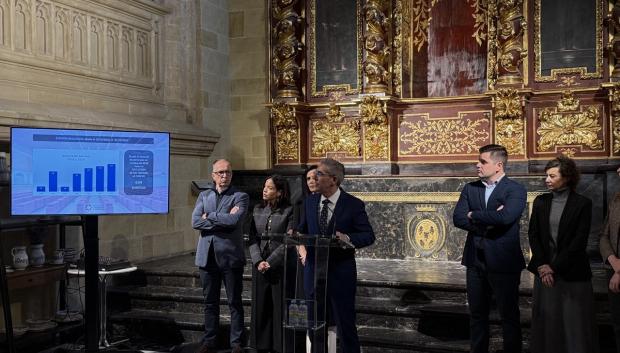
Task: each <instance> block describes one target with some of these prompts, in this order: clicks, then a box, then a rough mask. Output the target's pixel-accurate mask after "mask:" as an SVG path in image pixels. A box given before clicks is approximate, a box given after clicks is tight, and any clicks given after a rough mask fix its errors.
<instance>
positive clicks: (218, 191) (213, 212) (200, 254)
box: [192, 159, 249, 353]
mask: <svg viewBox="0 0 620 353" xmlns="http://www.w3.org/2000/svg"><path fill="white" fill-rule="evenodd" d="M211 175H212V177H213V186H211V187H209V188H208V189H207V190H205V191H203V192H201V193H200V195H198V200H196V207H195V208H194V212H193V213H192V226H193V228H194V229H197V230H199V231H200V238H199V239H198V248H197V250H196V266H198V267H199V269H200V280H201V282H202V289H203V294H204V296H205V335H204V338H203V339H202V345H201V346H200V348H199V349H198V351H197V352H196V353H207V352H214V351H215V350H216V341H217V333H218V329H219V319H220V290H221V284H222V281H223V282H224V286H225V288H226V297H227V300H228V307H229V308H230V345H231V347H232V353H241V352H243V349H242V347H241V344H242V341H241V340H242V338H241V337H242V334H243V328H244V323H243V304H242V301H241V292H242V289H243V288H242V281H243V267H244V266H245V253H244V247H243V246H244V244H243V229H242V227H243V221H244V218H245V214H246V212H247V209H248V202H249V198H248V195H247V194H246V193H244V192H241V191H239V190H237V189H235V188H234V187H232V186H230V182H231V180H232V167H231V165H230V162H228V161H227V160H225V159H219V160H216V161H215V162H213V173H212V174H211Z"/></svg>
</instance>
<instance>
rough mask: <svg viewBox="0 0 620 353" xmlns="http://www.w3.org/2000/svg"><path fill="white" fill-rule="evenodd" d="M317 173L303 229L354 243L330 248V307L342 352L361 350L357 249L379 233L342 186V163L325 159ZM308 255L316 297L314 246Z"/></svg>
mask: <svg viewBox="0 0 620 353" xmlns="http://www.w3.org/2000/svg"><path fill="white" fill-rule="evenodd" d="M316 174H317V177H318V188H319V190H318V193H316V194H312V195H310V196H308V198H307V199H306V201H305V202H304V211H305V215H304V218H303V219H301V220H300V225H299V231H301V232H302V233H306V234H316V235H322V236H326V237H333V238H335V239H338V240H341V241H342V242H344V243H349V244H352V245H353V248H331V249H330V253H329V263H328V273H327V305H326V307H327V310H328V311H329V314H330V315H331V317H332V318H333V320H334V321H335V323H336V327H337V334H338V337H339V338H340V345H341V349H342V352H343V353H359V352H360V343H359V338H358V335H357V327H356V324H355V320H356V319H355V292H356V285H357V268H356V264H355V249H358V248H363V247H366V246H369V245H371V244H372V243H374V241H375V234H374V232H373V230H372V227H371V225H370V223H369V221H368V215H367V214H366V207H365V205H364V202H362V200H360V199H358V198H356V197H355V196H352V195H351V194H348V193H346V192H345V191H343V190H342V189H340V184H341V183H342V181H343V180H344V166H343V165H342V163H340V162H338V161H336V160H333V159H331V158H326V159H323V160H321V162H320V163H319V165H318V168H317V173H316ZM307 256H308V257H307V261H306V265H305V269H304V272H305V273H304V282H305V287H306V292H307V293H309V294H310V296H311V297H313V290H314V288H313V286H314V283H313V281H312V279H313V278H314V266H315V264H314V261H313V257H314V252H313V251H312V249H309V250H308V255H307ZM307 295H308V294H307ZM317 299H320V298H317ZM319 307H321V305H319Z"/></svg>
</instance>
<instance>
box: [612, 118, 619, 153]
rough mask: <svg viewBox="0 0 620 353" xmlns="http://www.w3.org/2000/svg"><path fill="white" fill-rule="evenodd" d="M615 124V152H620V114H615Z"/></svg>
mask: <svg viewBox="0 0 620 353" xmlns="http://www.w3.org/2000/svg"><path fill="white" fill-rule="evenodd" d="M613 124H614V126H613V137H614V153H615V154H620V115H616V116H614V120H613Z"/></svg>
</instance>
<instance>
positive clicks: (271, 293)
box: [250, 267, 283, 352]
mask: <svg viewBox="0 0 620 353" xmlns="http://www.w3.org/2000/svg"><path fill="white" fill-rule="evenodd" d="M282 297H283V288H282V271H281V270H279V269H270V270H268V271H267V272H265V273H260V272H258V270H257V269H256V267H254V268H253V269H252V330H251V331H252V333H251V336H250V345H251V346H252V347H254V348H255V349H256V350H258V351H270V352H282V311H283V310H282V306H283V303H282V301H283V299H282Z"/></svg>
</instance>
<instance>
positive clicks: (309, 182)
mask: <svg viewBox="0 0 620 353" xmlns="http://www.w3.org/2000/svg"><path fill="white" fill-rule="evenodd" d="M317 168H318V166H317V165H316V164H314V165H311V166H309V167H308V169H306V173H305V176H304V179H305V180H306V187H307V189H306V192H305V194H306V195H311V194H314V193H315V192H317V191H318V190H319V185H318V176H317V175H316V171H317ZM304 199H305V198H302V199H300V200H299V203H298V204H297V208H296V210H295V216H296V218H295V224H298V223H299V220H300V219H303V216H304V215H303V214H302V212H303V211H304V207H303V203H304ZM297 254H298V255H299V261H301V264H302V265H304V266H305V265H306V255H307V251H306V247H305V246H303V245H300V246H298V247H297Z"/></svg>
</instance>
